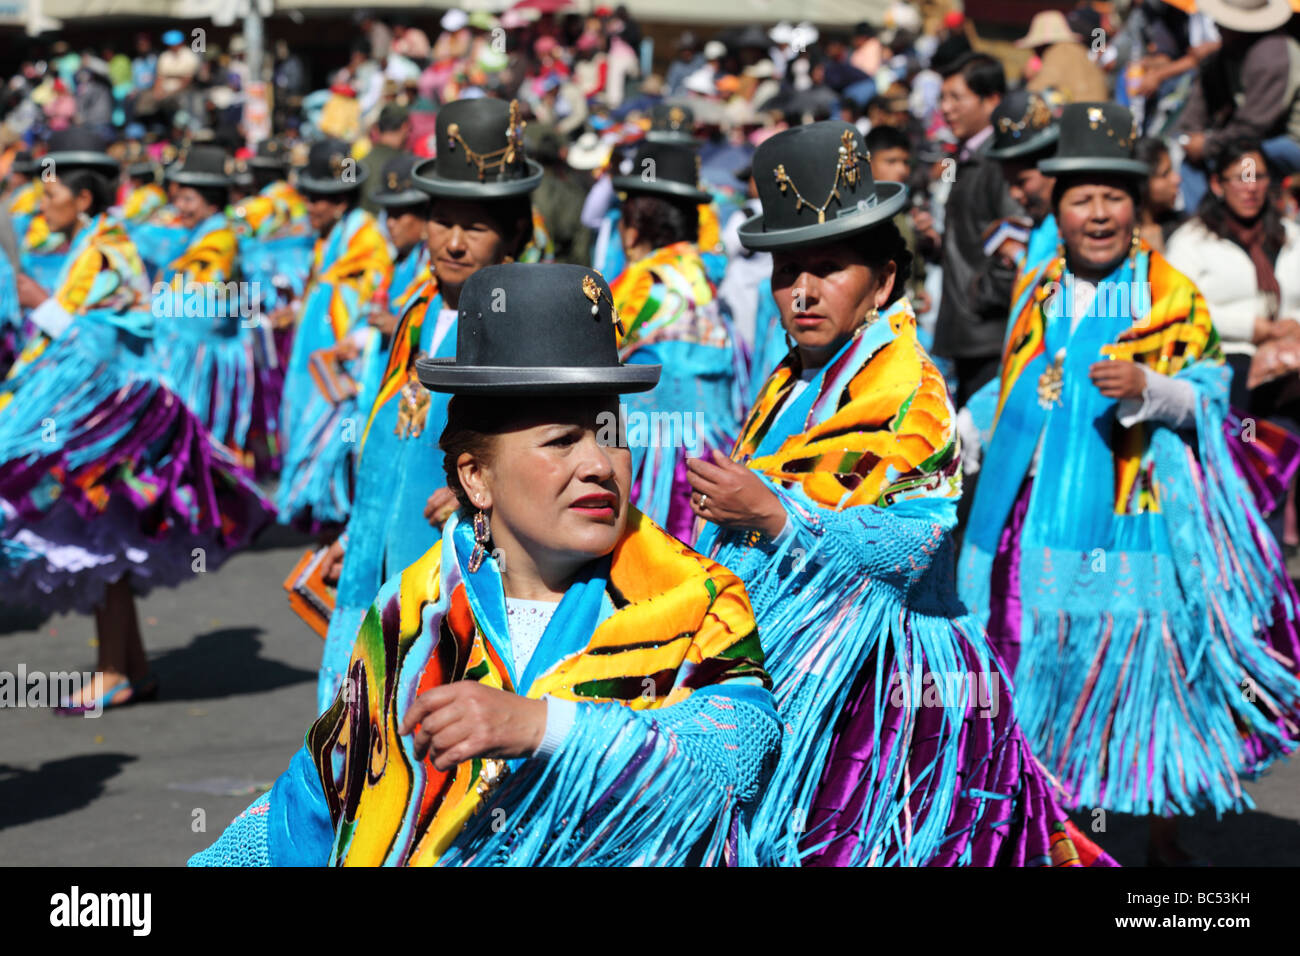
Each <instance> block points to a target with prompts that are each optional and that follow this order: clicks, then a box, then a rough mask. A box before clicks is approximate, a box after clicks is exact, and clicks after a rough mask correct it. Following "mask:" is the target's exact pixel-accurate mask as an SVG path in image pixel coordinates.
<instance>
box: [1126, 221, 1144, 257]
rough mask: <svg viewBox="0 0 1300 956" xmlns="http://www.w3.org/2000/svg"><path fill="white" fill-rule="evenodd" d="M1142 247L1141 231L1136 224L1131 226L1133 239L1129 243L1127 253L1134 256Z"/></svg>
mask: <svg viewBox="0 0 1300 956" xmlns="http://www.w3.org/2000/svg"><path fill="white" fill-rule="evenodd" d="M1141 247H1142V232H1141V230H1139V229H1138V227H1137V226H1134V227H1133V241H1132V242H1130V243H1129V247H1128V254H1129V255H1130V256H1136V255H1137V254H1138V250H1139V249H1140V248H1141Z"/></svg>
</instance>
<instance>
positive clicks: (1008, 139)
mask: <svg viewBox="0 0 1300 956" xmlns="http://www.w3.org/2000/svg"><path fill="white" fill-rule="evenodd" d="M1060 136H1061V127H1060V126H1058V125H1057V122H1056V117H1055V116H1053V115H1052V108H1051V107H1050V106H1049V105H1048V104H1047V100H1046V99H1044V98H1043V95H1042V94H1041V93H1030V92H1029V91H1028V90H1013V91H1012V92H1010V93H1008V94H1007V95H1006V96H1004V97H1003V98H1002V102H1001V103H999V104H998V108H997V109H995V110H994V111H993V145H992V146H991V147H990V148H989V151H988V154H987V155H988V156H989V158H991V159H999V160H1001V159H1023V158H1024V157H1027V156H1033V155H1034V154H1035V153H1044V152H1047V151H1049V150H1054V149H1055V148H1056V141H1057V140H1058V139H1060Z"/></svg>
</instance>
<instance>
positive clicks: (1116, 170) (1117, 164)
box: [1038, 156, 1151, 176]
mask: <svg viewBox="0 0 1300 956" xmlns="http://www.w3.org/2000/svg"><path fill="white" fill-rule="evenodd" d="M1038 171H1039V172H1040V173H1046V174H1047V175H1049V176H1063V175H1065V174H1067V173H1110V174H1113V175H1120V176H1150V175H1151V167H1150V166H1149V165H1148V164H1146V163H1144V162H1142V161H1141V160H1137V159H1093V158H1091V157H1088V156H1057V157H1053V158H1051V159H1044V160H1040V161H1039V163H1038Z"/></svg>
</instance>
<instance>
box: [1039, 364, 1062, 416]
mask: <svg viewBox="0 0 1300 956" xmlns="http://www.w3.org/2000/svg"><path fill="white" fill-rule="evenodd" d="M1064 367H1065V349H1057V351H1056V357H1055V358H1054V359H1053V360H1052V364H1050V365H1048V366H1047V368H1045V369H1043V374H1042V375H1040V376H1038V405H1039V407H1040V408H1051V407H1052V406H1053V405H1060V404H1061V387H1062V385H1063V384H1064V383H1065V368H1064Z"/></svg>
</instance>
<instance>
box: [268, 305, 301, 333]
mask: <svg viewBox="0 0 1300 956" xmlns="http://www.w3.org/2000/svg"><path fill="white" fill-rule="evenodd" d="M295 305H296V303H294V302H289V303H286V304H285V305H282V306H280V307H279V308H277V309H276V310H275V311H274V312H272V313H271V315H270V316H269V318H270V320H271V325H272V327H273V328H277V329H287V328H288V327H289V326H291V325H293V319H294V313H295V311H296V310H295V308H294V306H295Z"/></svg>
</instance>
